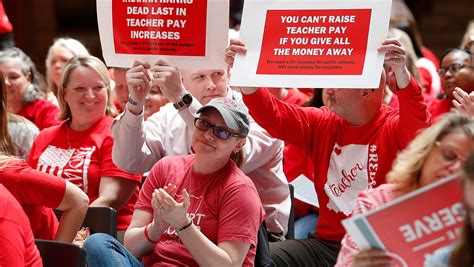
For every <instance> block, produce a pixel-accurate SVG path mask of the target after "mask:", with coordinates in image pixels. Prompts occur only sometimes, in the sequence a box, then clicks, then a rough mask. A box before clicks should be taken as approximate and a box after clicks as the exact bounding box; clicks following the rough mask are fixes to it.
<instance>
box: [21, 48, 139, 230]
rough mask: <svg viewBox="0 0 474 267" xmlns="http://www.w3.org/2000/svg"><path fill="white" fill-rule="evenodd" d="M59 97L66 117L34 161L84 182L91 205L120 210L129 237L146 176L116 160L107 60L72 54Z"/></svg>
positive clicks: (39, 141)
mask: <svg viewBox="0 0 474 267" xmlns="http://www.w3.org/2000/svg"><path fill="white" fill-rule="evenodd" d="M58 100H59V106H60V114H59V119H61V120H63V121H64V122H63V123H62V124H60V125H57V126H53V127H50V128H48V129H45V130H43V131H42V132H41V133H40V134H39V135H38V137H36V139H35V142H34V143H33V147H32V148H31V151H30V156H29V158H28V163H29V164H30V165H31V166H32V167H33V168H36V169H38V170H40V171H43V172H46V173H50V174H53V175H56V176H59V177H62V178H64V179H66V180H68V181H70V182H72V183H74V184H76V185H77V186H79V187H80V188H81V189H82V190H83V191H84V192H86V194H87V195H88V196H89V199H90V203H91V204H90V206H91V207H112V208H114V209H115V210H117V230H118V231H119V233H118V235H119V238H120V236H122V237H123V233H124V231H125V230H126V229H127V227H128V225H129V223H130V220H131V217H132V213H133V205H134V204H135V201H136V199H137V197H138V185H139V184H140V182H141V177H142V176H141V175H140V174H130V173H128V172H125V171H123V170H121V169H119V168H118V167H117V166H115V164H114V163H113V162H112V146H113V138H112V134H111V125H112V121H113V117H112V115H114V114H115V112H114V107H113V104H112V103H111V101H110V79H109V76H108V72H107V68H106V67H105V65H104V63H103V62H102V61H101V60H100V59H98V58H96V57H93V56H76V57H73V58H72V59H71V60H69V61H68V63H67V64H66V66H65V67H64V71H63V76H62V78H61V85H60V87H59V90H58Z"/></svg>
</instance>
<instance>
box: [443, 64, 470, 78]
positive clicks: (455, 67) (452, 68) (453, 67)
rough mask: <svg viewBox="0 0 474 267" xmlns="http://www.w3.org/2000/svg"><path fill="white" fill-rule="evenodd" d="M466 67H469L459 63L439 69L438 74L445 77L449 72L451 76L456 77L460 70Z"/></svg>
mask: <svg viewBox="0 0 474 267" xmlns="http://www.w3.org/2000/svg"><path fill="white" fill-rule="evenodd" d="M465 67H468V65H464V64H459V63H455V64H451V65H449V66H447V67H441V68H439V69H438V74H439V75H440V76H444V75H446V73H447V72H448V71H449V72H450V73H451V74H453V75H454V74H456V73H458V72H459V71H460V70H462V69H464V68H465Z"/></svg>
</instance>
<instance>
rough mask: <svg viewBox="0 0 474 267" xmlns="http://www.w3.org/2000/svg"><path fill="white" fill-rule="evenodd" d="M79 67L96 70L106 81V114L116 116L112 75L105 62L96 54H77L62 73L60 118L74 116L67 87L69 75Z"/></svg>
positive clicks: (59, 100)
mask: <svg viewBox="0 0 474 267" xmlns="http://www.w3.org/2000/svg"><path fill="white" fill-rule="evenodd" d="M78 67H86V68H89V69H92V70H94V71H96V72H97V73H98V74H99V75H100V76H101V77H102V80H103V81H104V82H105V86H106V87H107V105H106V110H105V115H110V116H115V115H116V110H115V107H114V105H113V103H112V101H111V98H110V95H111V89H110V77H109V73H108V71H107V67H106V66H105V64H104V63H103V62H102V61H101V60H100V59H98V58H96V57H94V56H90V55H89V56H75V57H73V58H71V59H70V60H69V61H68V62H67V63H66V65H65V66H64V70H63V74H62V75H61V84H60V86H59V90H58V102H59V109H60V111H59V115H58V119H59V120H67V119H70V118H71V117H72V114H71V109H70V108H69V105H68V104H67V102H66V100H65V95H66V87H67V84H68V83H69V77H70V76H71V73H72V72H73V71H74V70H75V69H77V68H78Z"/></svg>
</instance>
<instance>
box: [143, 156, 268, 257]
mask: <svg viewBox="0 0 474 267" xmlns="http://www.w3.org/2000/svg"><path fill="white" fill-rule="evenodd" d="M193 162H194V155H188V156H170V157H165V158H163V159H161V160H160V161H158V163H156V164H155V166H154V167H153V168H152V170H151V171H150V174H149V175H148V177H147V179H146V180H145V183H144V184H143V188H142V190H141V191H140V196H139V198H138V201H137V204H136V206H135V208H136V209H141V210H145V211H148V212H150V213H152V214H153V208H152V207H151V195H152V193H153V190H154V189H156V188H162V187H164V186H165V185H167V184H168V183H172V184H174V185H176V187H177V188H178V191H177V192H182V190H183V189H184V188H186V190H187V191H188V193H189V194H190V196H191V198H190V200H191V205H190V207H189V209H188V214H189V216H190V217H191V218H192V219H193V222H194V224H195V225H196V226H197V227H198V228H199V229H200V230H201V232H202V233H203V234H204V235H205V236H206V237H207V238H208V239H209V240H210V241H211V242H213V243H214V244H219V243H221V242H225V241H235V242H245V243H250V244H251V245H250V249H249V251H248V253H247V256H246V257H245V261H244V264H243V265H245V266H253V264H254V259H255V248H256V244H257V232H258V229H259V228H260V225H261V223H262V221H263V218H264V211H263V208H262V204H261V203H260V198H259V196H258V193H257V190H256V189H255V185H254V184H253V182H252V180H250V178H248V177H247V176H246V175H245V174H244V173H243V172H242V171H241V170H240V169H239V168H238V167H237V166H236V165H235V164H234V162H233V161H229V163H228V164H227V165H226V166H225V167H223V168H222V169H220V170H218V171H217V172H215V173H212V174H208V175H199V174H197V173H194V172H193V171H192V166H193ZM217 180H218V181H220V183H217V184H215V183H213V182H214V181H217ZM208 181H213V182H212V184H213V186H212V189H211V190H207V191H208V192H207V193H206V192H205V191H206V190H205V188H206V187H207V186H208ZM142 260H143V263H145V265H146V266H157V265H160V264H163V265H186V266H197V263H196V262H195V261H194V259H193V257H192V255H191V254H190V253H189V251H188V250H187V249H186V246H185V245H184V244H183V243H182V242H181V240H180V239H179V237H178V235H177V234H176V233H175V231H174V229H173V228H172V227H169V228H168V229H167V230H166V231H165V232H164V233H163V234H162V235H161V237H160V241H159V242H158V243H157V244H156V246H155V249H154V250H153V251H151V252H150V253H149V254H147V255H146V256H144V257H143V259H142Z"/></svg>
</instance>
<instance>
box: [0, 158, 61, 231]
mask: <svg viewBox="0 0 474 267" xmlns="http://www.w3.org/2000/svg"><path fill="white" fill-rule="evenodd" d="M0 183H2V184H3V185H4V186H5V187H6V188H7V189H8V190H9V191H10V192H11V193H12V195H13V196H15V198H16V199H17V200H18V202H19V203H20V204H21V206H22V207H23V210H24V211H25V213H26V215H27V216H28V219H29V221H30V223H31V229H32V230H33V234H34V236H35V238H38V239H49V240H54V239H55V237H56V232H57V230H58V220H57V219H56V215H55V214H54V212H53V210H52V209H51V208H57V207H58V206H59V204H60V203H61V201H62V200H63V198H64V193H65V192H66V181H64V179H60V178H57V177H54V176H51V175H47V174H44V173H42V172H40V171H37V170H34V169H32V168H31V167H30V166H28V165H27V164H26V162H24V161H22V160H12V161H10V162H8V163H7V164H6V166H5V167H3V168H2V169H1V170H0Z"/></svg>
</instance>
